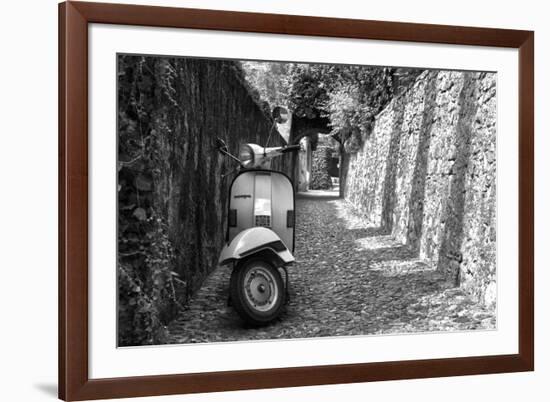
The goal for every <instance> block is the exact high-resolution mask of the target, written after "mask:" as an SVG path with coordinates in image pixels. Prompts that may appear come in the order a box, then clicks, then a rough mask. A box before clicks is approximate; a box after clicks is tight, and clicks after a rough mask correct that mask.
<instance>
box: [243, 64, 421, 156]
mask: <svg viewBox="0 0 550 402" xmlns="http://www.w3.org/2000/svg"><path fill="white" fill-rule="evenodd" d="M242 66H243V70H244V71H245V77H246V79H247V81H248V82H249V83H250V84H251V86H252V87H253V88H256V90H257V94H258V96H259V97H260V98H261V99H264V100H265V101H266V102H268V103H269V104H270V105H271V106H274V105H276V104H282V105H286V106H288V107H289V108H290V110H291V111H292V112H293V113H294V114H295V115H296V116H299V117H305V118H308V119H315V118H318V117H328V118H329V119H330V125H331V126H332V129H333V134H334V135H336V136H338V139H339V141H340V142H342V143H343V144H345V147H346V150H347V151H348V152H354V151H355V150H357V148H358V147H359V146H360V145H361V143H362V139H363V138H365V137H366V136H368V135H369V133H370V130H371V126H372V124H373V122H374V119H375V117H376V115H377V114H378V113H379V112H380V111H381V110H382V109H383V108H384V107H385V106H386V105H387V104H388V103H389V102H390V101H391V99H392V98H393V97H394V96H396V95H398V94H399V93H401V92H402V91H403V90H405V89H406V88H407V87H408V86H409V85H410V84H411V83H412V82H413V81H414V79H415V78H416V76H417V75H418V74H419V73H420V72H421V70H418V69H405V68H389V67H367V66H355V65H331V64H301V63H260V62H246V63H242Z"/></svg>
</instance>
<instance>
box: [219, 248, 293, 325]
mask: <svg viewBox="0 0 550 402" xmlns="http://www.w3.org/2000/svg"><path fill="white" fill-rule="evenodd" d="M229 287H230V289H229V291H230V295H231V302H232V303H233V307H234V308H235V310H236V311H237V313H238V314H239V316H240V317H241V318H242V319H243V320H244V321H245V322H246V323H248V324H250V325H254V326H259V325H264V324H267V323H269V322H270V321H273V320H274V319H275V318H276V317H277V316H278V315H279V314H280V313H281V310H282V308H283V305H284V301H285V291H284V284H283V279H282V278H281V275H280V274H279V271H278V270H277V268H275V267H274V266H272V265H271V264H270V263H268V262H266V261H264V260H261V259H254V258H253V259H249V260H245V261H243V262H241V263H239V264H238V265H237V266H236V267H235V268H234V269H233V273H232V274H231V283H230V285H229Z"/></svg>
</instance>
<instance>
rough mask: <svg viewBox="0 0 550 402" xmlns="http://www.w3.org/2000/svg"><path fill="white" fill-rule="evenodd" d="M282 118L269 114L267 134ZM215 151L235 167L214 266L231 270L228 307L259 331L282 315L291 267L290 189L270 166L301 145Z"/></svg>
mask: <svg viewBox="0 0 550 402" xmlns="http://www.w3.org/2000/svg"><path fill="white" fill-rule="evenodd" d="M286 113H287V112H286V110H285V109H283V108H280V107H278V108H275V109H274V111H273V117H274V123H273V127H272V128H271V131H272V130H273V128H274V126H275V123H284V122H285V121H286ZM270 136H271V132H270V134H269V137H270ZM268 142H269V138H268ZM217 145H218V150H219V151H220V152H221V153H223V154H224V155H227V156H229V157H230V158H232V159H233V160H234V161H236V162H237V163H238V164H239V167H238V173H237V174H236V176H235V178H234V179H233V181H232V183H231V186H230V189H229V211H228V222H227V234H226V244H225V246H224V247H223V249H222V251H221V255H220V258H219V263H220V265H229V266H231V267H232V268H233V271H232V274H231V279H230V284H229V294H230V295H229V297H230V299H229V303H230V304H231V305H232V306H233V307H234V308H235V310H236V311H237V313H238V314H239V316H240V317H241V318H242V319H243V320H244V321H245V322H246V323H248V324H249V325H252V326H260V325H264V324H267V323H269V322H271V321H273V320H274V319H275V318H277V317H278V316H279V314H280V313H281V311H282V309H283V306H284V304H285V300H286V299H287V291H288V271H287V267H288V266H289V265H290V264H292V263H293V262H294V256H293V255H292V253H293V252H294V225H295V219H294V217H295V214H294V187H293V185H292V182H291V180H290V179H289V177H288V176H287V175H286V174H284V173H282V172H278V171H274V170H270V162H271V160H272V159H273V158H275V157H279V156H281V155H284V154H285V153H287V152H291V151H297V150H299V149H300V145H288V146H283V147H270V148H268V147H262V146H260V145H257V144H243V145H241V147H240V150H239V157H235V156H234V155H231V154H230V153H229V152H228V149H227V146H226V144H225V143H224V142H223V140H220V139H218V144H217ZM266 145H268V144H266ZM280 270H283V271H284V273H285V280H284V281H283V278H282V275H281V272H280Z"/></svg>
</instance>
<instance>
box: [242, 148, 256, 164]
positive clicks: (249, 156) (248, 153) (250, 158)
mask: <svg viewBox="0 0 550 402" xmlns="http://www.w3.org/2000/svg"><path fill="white" fill-rule="evenodd" d="M239 159H240V161H241V163H242V164H243V165H244V166H248V165H251V164H252V163H254V151H253V150H252V148H251V147H250V146H249V145H246V144H243V145H241V147H240V148H239Z"/></svg>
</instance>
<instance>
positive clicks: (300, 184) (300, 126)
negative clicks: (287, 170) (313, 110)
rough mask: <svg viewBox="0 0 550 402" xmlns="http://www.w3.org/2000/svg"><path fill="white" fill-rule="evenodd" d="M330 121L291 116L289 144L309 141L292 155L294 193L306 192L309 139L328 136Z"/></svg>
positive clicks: (309, 162)
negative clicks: (319, 135)
mask: <svg viewBox="0 0 550 402" xmlns="http://www.w3.org/2000/svg"><path fill="white" fill-rule="evenodd" d="M329 123H330V120H329V119H328V118H327V117H314V118H307V117H299V116H296V115H292V123H291V126H290V135H289V144H299V143H300V141H303V140H304V138H307V139H309V141H308V142H309V144H307V145H306V146H305V147H304V148H305V149H303V150H302V151H300V152H299V153H294V154H293V157H292V182H293V183H294V189H295V190H296V191H304V190H307V181H308V180H309V176H308V174H307V172H308V169H310V168H311V152H312V149H311V146H310V144H311V139H312V138H314V137H316V136H317V135H318V134H329V133H330V132H331V128H330V126H329Z"/></svg>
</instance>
